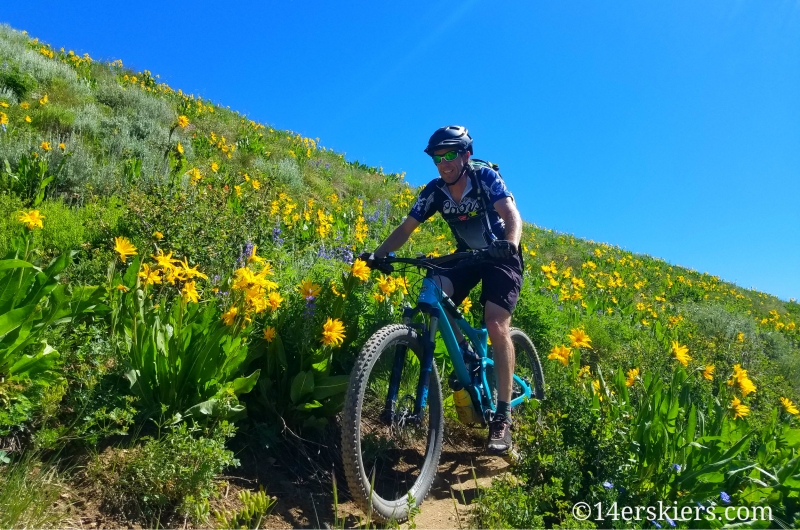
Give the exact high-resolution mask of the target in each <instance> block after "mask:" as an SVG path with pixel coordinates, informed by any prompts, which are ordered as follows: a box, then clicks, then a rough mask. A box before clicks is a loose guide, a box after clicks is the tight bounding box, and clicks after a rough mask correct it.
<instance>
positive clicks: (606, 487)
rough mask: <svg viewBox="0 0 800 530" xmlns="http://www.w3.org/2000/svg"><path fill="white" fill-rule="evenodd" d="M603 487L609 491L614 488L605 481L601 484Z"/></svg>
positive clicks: (612, 484) (611, 483)
mask: <svg viewBox="0 0 800 530" xmlns="http://www.w3.org/2000/svg"><path fill="white" fill-rule="evenodd" d="M603 487H604V488H605V489H607V490H610V489H612V488H613V487H614V483H613V482H609V481H608V480H606V481H605V482H603Z"/></svg>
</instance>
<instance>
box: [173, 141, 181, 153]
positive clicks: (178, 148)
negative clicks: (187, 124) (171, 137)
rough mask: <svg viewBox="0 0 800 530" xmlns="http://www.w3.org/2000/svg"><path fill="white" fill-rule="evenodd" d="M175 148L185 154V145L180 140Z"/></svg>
mask: <svg viewBox="0 0 800 530" xmlns="http://www.w3.org/2000/svg"><path fill="white" fill-rule="evenodd" d="M175 149H177V150H178V152H179V153H180V154H183V145H181V143H180V142H178V145H176V146H175Z"/></svg>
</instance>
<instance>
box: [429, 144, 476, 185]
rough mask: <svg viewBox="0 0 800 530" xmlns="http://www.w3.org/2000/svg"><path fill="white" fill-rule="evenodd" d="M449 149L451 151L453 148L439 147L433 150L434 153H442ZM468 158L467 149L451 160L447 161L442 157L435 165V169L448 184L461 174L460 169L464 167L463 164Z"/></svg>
mask: <svg viewBox="0 0 800 530" xmlns="http://www.w3.org/2000/svg"><path fill="white" fill-rule="evenodd" d="M449 151H453V149H439V150H437V151H434V152H433V154H434V155H443V154H445V153H447V152H449ZM468 160H469V151H466V152H464V153H461V154H460V155H458V156H457V157H456V158H454V159H453V160H450V161H447V160H445V159H442V161H441V162H440V163H439V165H437V166H436V169H438V170H439V176H440V177H442V180H444V181H445V182H446V183H448V184H453V183H455V182H456V181H457V180H458V177H459V176H460V175H461V171H462V170H463V169H464V164H466V163H467V161H468Z"/></svg>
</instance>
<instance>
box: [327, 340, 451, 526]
mask: <svg viewBox="0 0 800 530" xmlns="http://www.w3.org/2000/svg"><path fill="white" fill-rule="evenodd" d="M422 354H423V347H422V341H421V340H420V338H419V336H418V335H417V332H416V331H415V330H414V329H413V328H411V327H409V326H404V325H391V326H386V327H384V328H381V329H380V330H378V331H377V332H376V333H375V334H374V335H373V336H372V337H370V339H369V340H368V341H367V343H366V344H365V345H364V348H363V349H362V350H361V353H360V354H359V356H358V359H357V360H356V364H355V366H354V367H353V371H352V373H351V374H350V383H349V385H348V389H347V394H346V396H345V403H344V410H343V419H344V421H343V428H342V460H343V462H344V470H345V475H346V476H347V484H348V486H349V487H350V492H351V493H352V495H353V498H354V500H356V501H357V502H358V503H359V504H360V505H361V508H362V509H363V510H364V511H365V512H366V513H368V514H372V515H374V516H375V517H376V518H377V519H379V520H382V521H390V520H394V521H397V522H402V521H405V520H406V519H407V518H408V512H409V509H410V508H415V507H417V506H419V505H420V504H421V503H422V501H423V500H424V499H425V497H426V496H427V495H428V492H429V491H430V488H431V485H432V484H433V479H434V477H435V476H436V471H437V467H438V464H439V457H440V456H441V453H442V438H443V434H444V432H443V431H444V416H443V412H442V387H441V384H440V383H439V375H438V372H437V370H436V363H434V365H433V371H432V372H431V374H432V376H431V378H430V379H431V380H430V384H429V386H428V402H427V406H426V407H425V409H423V413H422V418H420V419H419V420H420V421H413V420H414V418H412V417H411V416H412V412H413V408H414V396H415V395H416V388H417V383H418V381H419V374H420V359H421V358H422ZM398 356H399V357H398ZM396 358H402V364H403V372H402V378H401V380H400V388H399V391H398V394H397V402H396V408H395V414H394V418H393V419H391V420H389V419H387V417H386V416H385V415H384V414H383V412H384V407H385V402H386V398H387V395H388V389H389V379H390V376H391V373H392V368H393V366H394V364H395V359H396Z"/></svg>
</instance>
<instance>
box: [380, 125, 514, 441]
mask: <svg viewBox="0 0 800 530" xmlns="http://www.w3.org/2000/svg"><path fill="white" fill-rule="evenodd" d="M425 153H427V154H428V155H429V156H431V158H432V159H433V162H434V164H436V168H437V169H438V170H439V178H436V179H434V180H432V181H431V182H429V183H428V185H427V186H425V188H424V189H423V190H422V192H421V193H420V194H419V197H418V198H417V201H416V203H415V204H414V206H413V207H412V208H411V211H410V212H409V215H408V217H406V218H405V220H404V221H403V222H402V223H401V224H400V226H398V227H397V228H395V230H394V231H393V232H392V233H391V234H390V235H389V237H388V238H386V240H385V241H384V242H383V243H382V244H381V245H380V246H379V247H378V248H377V249H376V250H375V252H374V253H373V255H369V254H365V255H364V257H365V258H367V262H368V264H371V259H373V258H382V257H385V256H386V255H387V254H388V253H389V252H393V251H395V250H397V249H399V248H400V247H401V246H403V244H404V243H405V242H406V241H407V240H408V238H409V236H410V235H411V233H412V232H413V231H414V230H415V229H416V228H417V227H418V226H419V225H420V224H421V223H422V222H424V221H425V220H427V219H428V218H430V217H431V216H432V215H433V214H434V213H436V212H439V213H440V214H441V215H442V217H443V218H444V219H445V221H447V223H448V224H449V226H450V229H451V230H452V232H453V235H454V236H455V239H456V241H457V243H458V245H457V248H456V251H459V252H460V251H465V250H469V249H475V250H479V249H488V254H489V255H490V256H491V258H492V259H491V260H490V261H485V262H481V263H477V264H474V265H472V266H470V267H454V268H452V269H451V270H450V271H448V272H446V273H440V274H439V275H438V276H436V277H435V280H436V281H437V283H438V284H439V286H440V287H441V289H442V290H443V291H444V292H445V293H446V294H447V295H448V296H449V297H450V298H451V299H452V300H453V302H454V303H455V304H456V305H459V304H461V302H462V301H463V300H464V299H465V298H466V297H467V295H469V292H470V291H471V290H472V288H473V287H475V286H476V285H477V284H478V282H479V281H481V282H483V283H482V287H483V289H482V295H481V303H483V304H484V317H485V321H486V328H487V330H488V332H489V338H490V339H491V341H492V347H493V349H494V363H495V371H496V374H497V392H498V402H497V411H496V413H495V415H494V417H493V419H492V421H491V422H490V424H489V439H488V442H487V449H488V450H489V451H490V452H492V453H498V454H503V453H506V452H508V450H509V449H511V431H510V427H511V408H510V406H509V402H510V401H511V385H512V376H513V373H514V362H515V359H514V347H513V345H512V343H511V338H510V335H509V332H510V324H511V313H512V312H513V311H514V306H516V304H517V299H518V297H519V291H520V288H521V287H522V270H523V263H522V256H521V254H520V253H519V251H518V249H519V242H520V237H521V236H522V219H521V218H520V215H519V211H518V210H517V207H516V204H515V203H514V197H513V196H512V195H511V192H509V191H508V189H507V188H506V185H505V183H504V182H503V179H502V178H501V177H500V175H499V174H498V173H497V172H496V171H494V170H492V169H491V168H489V167H481V166H477V165H476V166H474V167H473V165H471V164H470V156H472V154H473V149H472V137H471V136H470V135H469V132H468V131H467V129H466V128H465V127H461V126H459V125H450V126H448V127H442V128H440V129H437V130H436V132H434V133H433V135H432V136H431V137H430V139H429V140H428V145H427V147H426V148H425ZM481 194H483V196H481ZM448 318H450V317H449V316H448ZM451 324H454V323H453V322H452V319H451ZM452 327H453V331H454V332H455V333H456V336H457V338H458V340H459V344H460V345H461V349H462V352H464V353H465V354H468V353H469V352H468V351H467V348H468V346H467V342H466V340H465V339H464V337H463V335H462V333H461V331H460V330H459V328H458V326H457V325H453V326H452Z"/></svg>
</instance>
